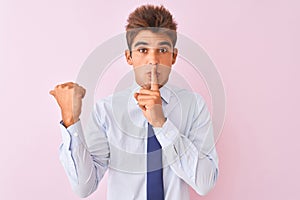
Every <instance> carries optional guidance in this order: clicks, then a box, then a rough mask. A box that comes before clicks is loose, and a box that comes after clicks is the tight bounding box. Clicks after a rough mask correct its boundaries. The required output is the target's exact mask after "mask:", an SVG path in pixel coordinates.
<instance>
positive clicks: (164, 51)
mask: <svg viewBox="0 0 300 200" xmlns="http://www.w3.org/2000/svg"><path fill="white" fill-rule="evenodd" d="M159 52H160V53H167V52H168V49H167V48H160V49H159Z"/></svg>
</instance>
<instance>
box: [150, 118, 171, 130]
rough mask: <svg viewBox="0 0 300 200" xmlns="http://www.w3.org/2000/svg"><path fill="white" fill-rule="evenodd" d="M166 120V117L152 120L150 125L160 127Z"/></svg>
mask: <svg viewBox="0 0 300 200" xmlns="http://www.w3.org/2000/svg"><path fill="white" fill-rule="evenodd" d="M166 121H167V118H165V117H164V118H162V119H160V120H157V121H155V122H153V123H152V124H151V125H152V126H153V127H157V128H161V127H163V125H164V124H165V122H166Z"/></svg>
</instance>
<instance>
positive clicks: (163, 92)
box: [130, 81, 172, 104]
mask: <svg viewBox="0 0 300 200" xmlns="http://www.w3.org/2000/svg"><path fill="white" fill-rule="evenodd" d="M140 88H141V86H139V85H138V84H137V83H136V82H135V81H134V82H133V83H132V85H131V87H130V90H131V93H132V98H133V99H134V101H135V103H136V104H137V103H138V102H137V100H136V99H135V98H134V96H133V94H134V93H135V92H138V91H139V90H140ZM159 91H160V96H161V97H162V99H163V101H164V102H165V103H167V104H168V103H169V102H170V98H171V94H172V92H171V89H170V88H169V86H168V84H165V85H164V86H162V87H161V88H159Z"/></svg>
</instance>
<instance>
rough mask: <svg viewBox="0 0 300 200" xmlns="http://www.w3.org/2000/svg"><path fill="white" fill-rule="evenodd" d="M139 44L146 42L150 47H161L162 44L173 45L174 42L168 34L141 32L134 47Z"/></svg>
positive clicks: (134, 42) (135, 39)
mask: <svg viewBox="0 0 300 200" xmlns="http://www.w3.org/2000/svg"><path fill="white" fill-rule="evenodd" d="M139 42H144V43H147V44H149V45H150V46H159V45H160V44H161V43H162V42H168V43H170V45H172V40H171V39H170V37H169V36H168V35H167V34H164V33H160V32H152V31H150V30H142V31H140V32H139V33H138V34H137V35H136V36H135V38H134V40H133V43H132V46H135V44H137V43H139Z"/></svg>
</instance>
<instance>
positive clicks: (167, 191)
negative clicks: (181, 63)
mask: <svg viewBox="0 0 300 200" xmlns="http://www.w3.org/2000/svg"><path fill="white" fill-rule="evenodd" d="M176 27H177V25H176V23H175V22H174V20H173V17H172V15H171V14H170V13H169V11H168V10H166V9H165V8H164V7H163V6H152V5H146V6H141V7H139V8H137V9H136V10H135V11H134V12H133V13H131V14H130V16H129V18H128V25H127V27H126V31H127V34H126V39H127V43H128V48H129V50H126V51H125V56H126V60H127V63H128V64H129V65H131V66H133V70H134V74H135V82H136V83H135V84H134V85H133V86H132V87H130V88H128V89H127V90H124V91H122V92H119V93H116V94H113V95H111V96H109V97H107V98H104V99H102V100H100V101H98V102H97V104H96V105H95V107H94V110H93V112H92V114H91V119H90V121H89V123H88V124H87V127H86V129H85V131H83V129H82V127H81V122H80V120H79V116H80V113H81V104H82V98H83V97H84V95H85V89H84V88H83V87H81V86H79V85H78V84H76V83H72V82H69V83H65V84H61V85H57V86H56V87H55V89H54V90H52V91H50V94H52V95H53V96H54V97H55V98H56V100H57V102H58V104H59V106H60V108H61V113H62V122H61V132H62V136H63V144H62V146H61V148H60V159H61V162H62V165H63V167H64V169H65V171H66V173H67V176H68V178H69V180H70V183H71V186H72V189H73V190H74V192H75V193H77V194H78V195H79V196H80V197H86V196H88V195H90V194H91V193H92V192H94V191H95V190H96V188H97V185H98V183H99V182H100V181H101V179H102V177H103V175H104V173H105V172H106V171H107V169H108V173H109V174H108V193H107V199H108V200H117V199H118V200H119V199H123V200H127V199H128V200H133V199H138V200H146V199H147V200H149V199H155V200H159V199H168V200H177V199H178V200H183V199H189V191H188V186H191V187H192V188H193V189H194V190H195V191H196V192H197V193H198V194H200V195H205V194H206V193H207V192H209V191H210V190H211V189H212V188H213V187H214V185H215V183H216V180H217V176H218V157H217V153H216V150H215V148H214V139H213V128H212V122H211V118H210V114H209V111H208V109H207V106H206V105H205V102H204V100H203V98H202V97H201V96H200V95H198V94H194V93H192V92H190V91H187V90H184V89H178V88H175V87H171V86H169V85H167V84H166V83H167V81H168V78H169V73H170V71H171V67H172V65H173V64H174V63H175V61H176V57H177V49H176V48H175V43H176V38H177V35H176Z"/></svg>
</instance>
